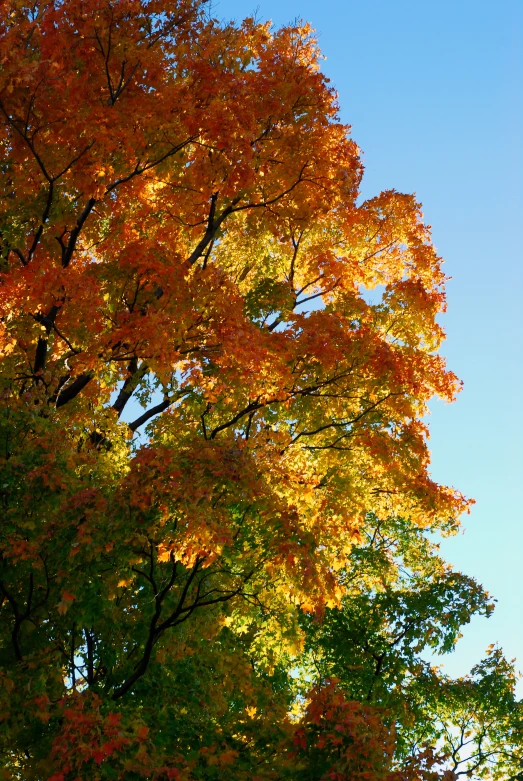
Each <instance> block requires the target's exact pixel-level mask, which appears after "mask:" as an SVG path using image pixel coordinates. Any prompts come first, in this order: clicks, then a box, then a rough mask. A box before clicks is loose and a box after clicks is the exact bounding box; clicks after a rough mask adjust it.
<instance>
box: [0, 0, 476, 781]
mask: <svg viewBox="0 0 523 781" xmlns="http://www.w3.org/2000/svg"><path fill="white" fill-rule="evenodd" d="M0 58H1V63H2V65H1V70H0V118H1V120H2V122H1V131H0V133H1V140H0V143H1V147H2V161H1V174H2V179H1V185H0V186H1V191H2V206H1V212H0V242H1V257H2V274H1V285H0V299H1V312H2V318H1V328H2V330H1V336H0V339H1V342H0V347H1V355H2V376H1V395H0V398H1V438H0V442H1V457H2V482H1V495H2V505H3V519H4V520H3V525H2V529H1V556H2V559H1V577H0V598H1V610H0V620H1V622H2V628H3V631H2V646H1V651H0V663H1V669H2V672H1V685H2V695H1V703H2V704H1V723H0V735H1V741H2V747H1V750H2V752H3V762H4V766H5V769H4V777H5V778H20V779H44V778H45V779H47V778H51V779H53V781H71V780H72V779H83V778H89V779H102V778H103V779H110V778H125V779H134V778H136V779H138V778H157V779H173V778H174V779H200V778H201V779H204V778H205V779H212V778H221V777H223V773H224V772H225V771H224V769H226V772H227V773H231V772H232V773H233V774H234V777H235V778H237V779H241V778H247V777H249V778H259V779H262V778H263V779H277V778H285V777H288V778H297V777H298V776H297V775H296V774H298V773H302V772H303V773H307V772H309V771H308V770H307V767H312V766H313V765H314V763H315V762H317V761H318V762H320V760H319V759H318V756H317V754H314V752H315V751H316V750H317V751H320V753H321V752H322V751H324V748H325V746H326V745H327V744H326V743H325V741H323V744H322V745H323V748H322V747H321V746H319V748H318V746H317V744H316V743H314V746H316V748H315V749H314V751H313V749H312V748H311V745H312V744H311V743H310V742H307V741H308V738H307V735H309V733H310V731H311V730H313V732H314V729H313V727H312V726H311V725H313V724H315V723H317V719H318V718H319V716H318V713H319V712H320V711H319V710H318V707H319V706H318V707H316V709H315V706H314V703H315V702H319V703H324V702H325V698H326V697H327V698H328V697H331V696H332V697H334V699H335V702H336V705H335V708H334V711H333V713H334V714H336V713H338V712H339V713H340V719H341V721H340V724H342V729H346V730H347V729H348V727H343V724H345V723H346V718H345V717H346V713H347V712H348V711H350V712H351V713H353V714H354V719H355V721H354V719H353V720H352V721H351V724H354V725H355V726H354V730H355V731H353V732H350V730H349V732H346V733H345V734H347V735H348V736H349V738H350V740H349V743H350V741H351V740H354V736H357V735H365V734H367V733H366V732H365V730H369V729H370V730H371V732H373V734H375V735H376V742H377V743H376V746H375V747H374V749H372V751H371V752H370V754H369V757H370V758H369V759H368V762H370V765H368V767H367V770H368V772H369V773H370V772H376V773H378V774H379V773H381V776H379V777H380V778H381V777H383V773H384V772H385V770H386V768H385V766H384V765H383V762H384V761H385V760H384V759H383V757H388V759H387V760H386V761H387V763H388V765H387V768H389V770H390V773H396V772H404V773H410V774H411V776H412V774H416V773H418V776H416V777H421V776H420V775H419V774H420V773H425V769H427V768H429V766H430V764H431V762H432V760H430V761H429V760H428V759H426V756H427V757H428V755H426V756H425V755H423V756H422V755H421V754H420V755H419V757H418V758H416V757H414V756H413V757H411V758H410V759H409V760H408V761H409V762H410V763H411V764H410V765H409V767H410V769H408V768H407V765H404V767H405V768H407V769H404V770H401V771H400V770H396V769H395V767H396V765H395V764H394V763H396V764H397V761H399V760H397V759H395V757H394V755H393V751H392V749H391V746H392V745H393V739H392V738H391V735H392V734H393V733H392V732H391V729H392V728H391V726H390V724H389V723H388V722H387V720H386V718H385V717H384V716H383V715H380V714H381V711H380V712H378V711H376V712H374V711H373V710H372V708H371V709H370V710H369V708H370V706H368V707H367V705H363V704H360V705H357V704H356V705H350V706H349V705H348V706H347V707H345V705H343V702H345V699H344V697H345V695H344V694H343V693H338V689H336V685H335V684H332V685H331V684H325V682H323V683H322V682H319V683H318V684H317V686H316V687H315V688H314V687H313V691H312V694H311V700H310V702H311V705H310V706H308V710H307V707H305V706H304V707H305V710H304V707H301V706H300V703H301V702H302V699H301V693H300V692H301V690H300V689H299V685H298V683H297V682H296V681H295V679H294V677H293V674H292V671H293V669H294V668H295V667H296V665H297V664H298V663H299V658H300V653H301V652H302V649H303V647H304V642H305V638H306V636H307V632H306V629H305V628H304V627H303V626H302V625H301V624H302V621H303V618H302V617H303V615H305V614H310V615H314V616H315V617H316V620H318V621H319V620H321V617H322V616H323V615H325V611H326V610H327V611H328V610H329V609H331V608H335V607H336V608H339V607H340V606H341V605H342V600H343V598H344V595H346V594H347V585H346V582H345V579H344V577H343V576H342V573H343V572H344V571H345V569H346V567H347V561H348V557H349V556H350V555H351V551H353V550H354V546H355V545H356V544H358V543H359V541H360V540H361V538H362V535H363V534H364V532H365V529H366V528H367V523H368V520H367V519H368V512H369V511H371V512H372V513H374V514H375V516H376V517H379V518H390V517H405V518H408V519H409V523H410V524H412V526H413V528H421V527H428V528H430V529H431V530H438V529H439V530H443V531H444V532H450V531H452V530H453V529H454V528H455V527H456V525H457V523H458V517H459V515H460V513H461V512H462V511H463V510H465V509H466V508H467V501H466V500H465V498H464V497H463V496H462V495H461V494H460V493H459V492H457V491H455V490H454V489H450V488H445V487H442V486H439V485H437V484H436V483H434V482H433V481H432V480H431V479H430V477H429V474H428V471H427V469H428V450H427V446H426V437H427V431H426V428H425V426H424V424H423V423H422V422H421V418H422V416H423V415H424V413H425V412H426V409H427V406H426V405H427V402H428V401H429V399H430V398H432V397H433V396H434V395H439V396H440V397H442V398H444V399H446V400H448V401H450V400H452V399H453V398H454V396H455V393H456V392H457V390H458V389H459V383H458V381H457V379H456V377H455V376H454V375H453V374H452V373H451V372H449V371H447V370H446V368H445V365H444V361H443V359H442V358H441V357H440V356H439V355H438V354H437V349H438V346H439V344H440V341H441V339H442V336H443V333H442V330H441V327H440V326H439V325H438V324H437V322H436V317H437V315H438V314H439V313H440V312H441V311H442V310H443V309H444V304H445V298H444V288H443V285H444V281H445V278H444V275H443V272H442V270H441V260H440V258H439V257H438V256H437V254H436V253H435V251H434V248H433V246H432V244H431V241H430V233H429V230H428V228H427V227H426V226H425V225H424V224H423V222H422V218H421V213H420V207H419V205H418V204H417V203H416V202H415V200H414V198H413V197H411V196H408V195H402V194H399V193H397V192H394V191H390V192H386V193H382V194H381V195H379V196H378V197H376V198H373V199H371V200H369V201H366V202H364V203H363V204H358V201H357V197H358V186H359V182H360V178H361V173H362V167H361V163H360V160H359V157H358V148H357V146H356V144H355V143H354V142H353V141H352V140H350V138H349V136H348V128H347V127H346V126H343V125H342V124H341V123H340V122H339V120H338V117H337V106H336V97H335V94H334V92H333V91H332V90H331V89H330V88H329V86H328V83H327V81H326V79H325V78H324V76H323V75H322V74H321V72H320V71H319V68H318V50H317V48H316V45H315V43H314V40H313V38H312V36H311V31H310V29H309V28H308V27H307V26H305V25H302V26H294V27H287V28H283V29H281V30H278V31H272V30H271V29H270V27H269V26H268V25H263V24H258V23H255V22H254V21H253V20H252V19H248V20H246V21H245V22H244V23H243V24H242V25H240V26H235V25H233V24H230V25H221V24H218V23H217V22H216V21H215V20H213V19H212V18H211V17H210V16H208V15H207V14H206V13H205V3H204V2H203V1H202V0H163V2H161V3H160V2H157V1H156V0H150V2H146V0H114V2H107V0H99V1H95V2H89V3H86V2H83V1H82V0H74V1H73V0H61V1H60V2H58V0H56V2H43V3H38V2H37V3H36V4H34V5H26V4H24V2H20V0H8V1H7V2H2V6H1V12H0ZM373 288H377V289H378V290H382V291H383V294H382V296H381V299H380V301H379V303H374V304H373V303H369V302H368V300H367V298H368V297H366V293H365V291H367V290H369V289H373ZM313 302H315V303H313ZM318 306H319V308H317V307H318ZM132 399H133V401H131V400H132ZM134 400H137V401H138V402H139V404H141V407H142V409H141V410H140V409H137V407H136V404H135V402H134ZM139 432H145V433H143V434H142V436H141V438H140V437H138V433H139ZM363 582H364V574H363V573H362V583H363ZM325 686H326V687H327V688H325ZM332 686H334V689H333V688H332ZM333 692H334V693H333ZM340 698H341V699H340ZM321 707H323V705H321ZM293 708H294V711H295V712H296V715H295V716H294V717H293V716H292V715H289V714H292V711H293ZM300 709H301V710H300ZM336 709H337V710H336ZM340 709H341V710H340ZM347 709H348V710H347ZM320 710H321V708H320ZM322 718H323V717H322ZM351 718H352V717H351ZM315 720H316V721H315ZM340 724H338V726H340ZM387 724H389V726H387ZM300 725H301V726H300ZM358 725H359V726H358ZM379 725H381V726H379ZM351 729H352V728H351ZM300 730H302V732H300ZM303 730H304V732H303ZM304 736H305V737H304ZM351 736H352V737H351ZM304 740H305V743H304V742H303V741H304ZM391 740H392V742H391ZM300 741H301V742H300ZM320 742H321V741H320ZM327 743H328V741H327ZM304 745H305V748H304V747H303V746H304ZM330 745H331V744H330V743H329V744H328V746H330ZM328 746H327V748H328ZM380 746H381V748H380ZM300 747H301V748H300ZM328 750H329V751H330V748H328ZM300 751H301V752H302V754H300ZM311 751H312V752H313V753H312V754H311ZM380 752H381V753H380ZM313 754H314V756H313ZM322 756H323V759H321V762H323V763H326V765H325V766H326V767H328V766H329V763H330V762H331V760H330V759H329V758H328V757H325V756H324V755H323V754H322ZM328 756H330V754H328ZM348 756H349V755H347V757H348ZM376 756H381V757H382V760H380V761H381V767H378V766H377V765H376V762H375V759H372V757H374V758H375V757H376ZM314 757H316V758H314ZM424 757H425V758H424ZM333 761H334V760H333ZM348 761H349V759H347V762H348ZM350 761H352V759H351V760H350ZM354 761H356V760H354ZM357 761H359V760H357ZM361 761H362V762H363V764H364V760H363V758H362V760H361ZM365 761H367V760H365ZM311 762H312V763H313V764H312V765H310V763H311ZM321 762H320V764H321ZM308 763H309V764H308ZM372 763H374V764H372ZM416 763H417V764H416ZM360 764H361V763H360ZM378 764H379V763H378ZM314 766H316V765H314ZM318 766H319V765H318ZM347 767H348V766H347ZM424 767H425V769H423V768H424ZM231 768H233V770H231ZM369 768H371V769H369ZM372 768H374V769H372ZM416 768H417V769H416ZM420 768H421V769H420ZM389 770H387V772H389ZM328 772H330V771H328ZM332 772H335V771H332ZM336 772H337V773H338V770H336ZM343 772H346V768H345V770H344V769H343V768H342V770H340V771H339V773H341V774H343ZM347 772H348V771H347ZM426 772H429V770H426ZM430 772H433V771H432V770H430ZM434 772H436V771H434ZM339 773H338V776H336V777H345V776H343V775H341V776H340V775H339ZM376 777H378V776H376ZM405 777H406V776H405ZM412 777H414V776H412ZM391 778H392V776H391Z"/></svg>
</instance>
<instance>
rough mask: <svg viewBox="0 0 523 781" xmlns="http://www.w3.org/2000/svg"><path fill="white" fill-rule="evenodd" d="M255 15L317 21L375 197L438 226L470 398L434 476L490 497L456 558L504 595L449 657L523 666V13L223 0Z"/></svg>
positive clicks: (350, 0) (439, 409)
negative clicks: (417, 203) (414, 206)
mask: <svg viewBox="0 0 523 781" xmlns="http://www.w3.org/2000/svg"><path fill="white" fill-rule="evenodd" d="M253 12H256V15H257V17H258V18H259V19H260V20H268V19H271V20H272V21H273V22H274V24H275V25H281V24H284V23H287V22H290V21H294V20H295V19H298V18H302V19H305V20H307V21H309V22H311V23H312V24H313V26H314V27H315V28H316V30H317V32H318V36H319V42H320V46H321V48H322V51H323V53H324V54H325V55H326V57H327V61H326V62H325V63H324V65H323V70H324V72H325V73H326V74H327V75H328V76H329V77H330V79H331V81H332V83H333V85H334V86H335V88H336V89H337V90H338V92H339V99H340V105H341V116H342V119H343V120H344V121H345V122H348V123H350V124H351V125H352V128H353V137H354V139H355V140H356V142H357V143H358V144H359V146H360V147H361V148H362V149H363V152H364V163H365V168H366V173H365V177H364V183H363V194H364V195H365V196H370V195H374V194H376V193H378V192H379V191H380V190H384V189H389V188H395V189H397V190H400V191H403V192H409V193H410V192H415V193H417V195H418V197H419V199H420V200H421V202H422V203H423V206H424V209H423V211H424V214H425V218H426V220H427V222H428V223H429V224H431V225H432V226H433V235H434V240H435V243H436V246H437V248H438V250H439V252H440V254H442V255H443V257H444V258H445V259H446V261H447V263H446V267H445V268H446V272H447V274H448V275H450V276H451V277H452V280H451V282H450V283H449V285H448V300H449V310H448V314H447V315H445V317H444V320H443V323H444V326H445V328H446V330H447V335H448V339H447V342H446V344H445V346H444V350H443V352H444V354H445V355H446V356H447V358H448V362H449V365H450V367H451V368H452V369H453V370H454V371H455V372H456V373H457V374H458V375H459V376H460V377H461V378H462V379H463V380H464V382H465V389H464V391H463V392H462V393H461V394H460V396H459V399H458V401H457V402H456V403H455V404H453V405H451V406H448V405H443V404H434V405H433V414H432V416H431V418H430V421H429V422H430V427H431V450H432V464H433V468H432V472H433V476H434V477H435V478H436V479H437V480H438V481H440V482H443V483H447V484H451V485H455V486H456V487H458V488H459V489H461V490H462V491H463V492H464V493H465V494H467V495H468V496H473V497H474V498H475V499H476V501H477V504H476V506H475V507H474V509H473V511H472V514H471V515H470V516H469V517H466V518H465V519H464V527H465V530H466V531H465V534H464V535H462V536H461V535H460V537H458V538H452V539H450V540H448V541H445V543H444V546H443V549H444V554H445V556H446V558H447V559H448V560H449V561H451V562H452V563H453V564H454V565H455V566H456V567H457V568H458V569H461V570H462V571H464V572H467V573H468V574H470V575H473V576H475V577H476V578H477V579H478V580H479V581H480V582H482V583H483V585H484V586H485V587H486V588H487V589H488V591H490V592H491V594H492V595H493V596H494V597H496V598H497V599H498V606H497V609H496V612H495V614H494V615H493V616H492V617H491V618H490V619H489V620H488V621H487V620H485V619H479V620H477V621H474V622H473V623H472V624H471V625H470V626H469V627H468V628H467V629H466V630H465V635H464V638H463V639H462V640H461V642H460V644H459V645H458V649H457V651H456V653H455V654H454V657H453V658H451V657H445V658H444V659H442V661H443V662H444V664H445V670H446V671H447V672H448V673H449V674H452V675H461V674H464V673H465V672H466V671H467V670H468V669H470V667H471V666H472V665H473V664H474V663H475V662H476V661H478V660H479V659H480V658H481V656H482V655H483V653H484V650H485V648H486V647H487V646H488V645H489V644H490V643H492V642H498V643H499V644H500V645H501V646H502V647H503V649H504V651H505V653H506V655H507V656H508V657H509V658H512V657H517V658H518V662H519V668H520V669H523V497H522V493H523V412H522V409H523V308H522V305H521V299H522V294H523V270H522V269H523V235H522V232H523V231H522V228H523V225H522V215H523V2H522V0H492V1H491V2H486V1H485V0H359V1H358V2H356V0H322V2H319V1H318V0H252V1H251V0H214V5H213V15H214V16H216V17H218V18H222V19H229V18H236V19H240V18H243V17H245V16H249V15H252V14H253ZM521 694H523V688H522V689H521Z"/></svg>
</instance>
